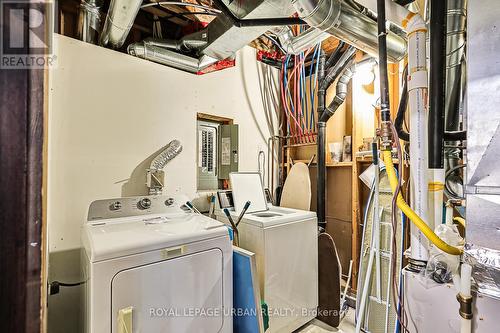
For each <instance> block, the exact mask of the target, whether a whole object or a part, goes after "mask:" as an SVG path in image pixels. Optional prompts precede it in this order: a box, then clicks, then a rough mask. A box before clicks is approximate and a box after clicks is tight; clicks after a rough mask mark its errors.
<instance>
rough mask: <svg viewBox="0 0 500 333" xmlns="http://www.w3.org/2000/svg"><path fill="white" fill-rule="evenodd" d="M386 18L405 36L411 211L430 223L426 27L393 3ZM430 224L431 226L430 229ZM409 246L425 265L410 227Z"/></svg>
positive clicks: (362, 0) (365, 1)
mask: <svg viewBox="0 0 500 333" xmlns="http://www.w3.org/2000/svg"><path fill="white" fill-rule="evenodd" d="M356 2H358V3H359V4H360V5H362V6H364V7H366V8H368V9H370V10H372V11H374V12H375V13H376V11H377V1H376V0H356ZM385 10H386V18H387V20H388V21H391V22H392V23H395V24H397V25H399V26H401V27H402V28H403V29H404V30H405V31H406V33H407V35H408V99H409V102H408V103H409V110H410V142H411V145H410V164H411V168H410V181H411V182H412V189H413V192H412V208H413V210H414V211H415V212H416V213H417V214H418V215H419V216H420V217H421V218H422V219H423V220H424V221H426V222H427V221H429V217H432V218H434V215H431V216H430V214H429V209H428V207H429V205H428V197H429V195H428V184H429V181H432V177H430V176H429V171H428V166H427V160H428V157H427V90H428V87H429V82H428V77H427V45H426V38H427V27H426V24H425V22H424V20H423V19H422V17H421V16H420V15H418V14H416V13H412V12H410V11H409V10H407V9H406V8H405V7H403V6H400V5H398V4H396V3H395V2H393V1H390V0H386V1H385ZM427 223H429V222H427ZM433 224H434V223H433V222H432V224H431V225H430V227H431V228H433ZM410 232H411V236H410V242H411V255H410V257H411V258H412V259H416V260H421V261H427V259H428V257H429V250H428V247H429V241H428V240H427V238H426V237H425V236H424V235H423V234H422V232H420V230H419V229H418V228H417V227H416V226H415V225H414V224H411V227H410Z"/></svg>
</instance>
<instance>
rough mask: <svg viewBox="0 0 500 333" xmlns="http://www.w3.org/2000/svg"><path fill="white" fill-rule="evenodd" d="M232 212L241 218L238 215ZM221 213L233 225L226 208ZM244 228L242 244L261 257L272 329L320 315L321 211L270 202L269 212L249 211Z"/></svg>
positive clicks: (291, 327)
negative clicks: (319, 216) (319, 259)
mask: <svg viewBox="0 0 500 333" xmlns="http://www.w3.org/2000/svg"><path fill="white" fill-rule="evenodd" d="M219 200H220V198H219ZM225 201H226V202H230V200H225ZM219 208H220V206H219ZM230 212H231V216H232V218H233V220H234V221H236V220H237V218H238V214H237V213H236V212H235V211H234V210H230ZM216 215H217V219H219V220H220V221H222V222H225V223H228V221H227V218H226V217H225V215H224V213H223V212H222V210H217V211H216ZM238 230H239V242H240V244H239V245H240V247H242V248H244V249H246V250H248V251H251V252H254V253H255V256H256V261H257V273H258V276H259V284H260V291H261V298H262V299H263V300H264V301H265V302H266V303H267V305H268V309H269V330H268V331H266V332H271V333H275V332H279V333H290V332H293V331H295V330H296V329H298V328H300V327H301V326H303V325H304V324H306V323H308V322H309V321H310V320H312V319H314V318H315V317H316V314H317V313H316V311H317V307H318V227H317V218H316V213H315V212H310V211H303V210H297V209H291V208H284V207H275V206H272V205H270V204H268V205H267V210H265V211H260V212H254V213H247V214H245V215H244V216H243V218H242V220H241V223H240V224H239V226H238Z"/></svg>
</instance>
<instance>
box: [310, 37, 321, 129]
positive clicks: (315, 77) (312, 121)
mask: <svg viewBox="0 0 500 333" xmlns="http://www.w3.org/2000/svg"><path fill="white" fill-rule="evenodd" d="M320 51H321V43H319V44H318V45H317V46H316V50H315V51H314V52H315V57H316V61H315V62H316V64H315V65H316V69H315V73H314V86H312V84H311V87H313V88H312V89H310V92H311V109H312V110H313V112H311V129H312V130H313V131H314V127H315V121H314V101H315V96H316V86H317V84H318V67H319V66H318V65H319V57H320V55H321V52H320ZM313 59H314V57H313ZM311 66H312V63H311ZM310 78H312V73H311V76H310Z"/></svg>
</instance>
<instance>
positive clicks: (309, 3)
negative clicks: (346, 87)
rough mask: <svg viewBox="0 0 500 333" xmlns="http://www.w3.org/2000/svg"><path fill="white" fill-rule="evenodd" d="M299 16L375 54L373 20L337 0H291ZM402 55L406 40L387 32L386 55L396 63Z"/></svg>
mask: <svg viewBox="0 0 500 333" xmlns="http://www.w3.org/2000/svg"><path fill="white" fill-rule="evenodd" d="M293 5H294V7H295V9H296V10H297V12H298V13H299V16H300V17H301V18H302V19H303V20H304V21H306V22H307V23H308V24H309V25H310V26H312V27H315V28H317V29H320V30H321V31H324V32H327V33H329V34H332V35H333V36H335V37H337V38H339V39H341V40H343V41H345V42H346V43H348V44H351V45H353V46H355V47H356V48H358V49H360V50H363V51H365V52H366V53H368V54H370V55H373V56H377V55H378V34H377V22H375V21H373V20H372V19H370V18H368V17H367V16H365V15H364V14H362V13H360V12H359V11H356V10H355V9H353V8H352V7H351V6H349V5H347V4H346V3H344V2H343V1H341V0H294V1H293ZM405 54H406V40H405V39H404V38H403V37H400V36H398V35H396V34H395V33H393V32H388V34H387V56H388V59H389V60H390V61H392V62H398V61H400V60H401V59H403V57H404V56H405Z"/></svg>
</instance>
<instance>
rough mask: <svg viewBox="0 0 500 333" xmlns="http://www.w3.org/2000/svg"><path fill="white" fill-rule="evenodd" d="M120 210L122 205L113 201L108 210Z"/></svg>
mask: <svg viewBox="0 0 500 333" xmlns="http://www.w3.org/2000/svg"><path fill="white" fill-rule="evenodd" d="M121 208H122V203H121V202H120V201H115V202H113V203H112V204H111V205H109V210H119V209H121Z"/></svg>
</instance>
